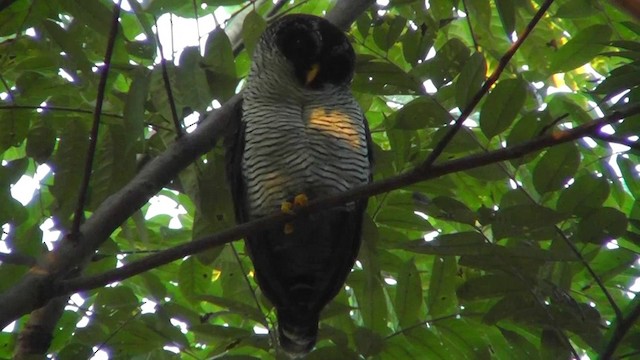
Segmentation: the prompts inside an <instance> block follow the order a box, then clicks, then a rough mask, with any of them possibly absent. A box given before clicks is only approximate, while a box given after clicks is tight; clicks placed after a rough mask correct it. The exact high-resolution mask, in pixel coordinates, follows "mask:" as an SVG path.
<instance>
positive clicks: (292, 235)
mask: <svg viewBox="0 0 640 360" xmlns="http://www.w3.org/2000/svg"><path fill="white" fill-rule="evenodd" d="M354 59H355V55H354V52H353V48H352V47H351V44H350V43H349V41H348V39H347V37H346V36H345V35H344V33H343V32H342V31H341V30H340V29H338V28H336V27H335V26H333V25H332V24H331V23H329V22H328V21H327V20H325V19H323V18H320V17H316V16H311V15H288V16H284V17H282V18H281V19H279V20H278V21H276V22H275V23H273V24H272V25H270V26H269V27H268V28H267V29H266V30H265V33H264V34H263V35H262V37H261V39H260V41H259V42H258V44H257V46H256V48H255V51H254V57H253V65H252V68H251V72H250V74H249V77H248V78H247V85H246V88H245V90H244V100H243V106H242V121H241V124H240V126H239V128H238V131H237V134H236V136H235V137H234V138H233V140H234V141H232V146H231V147H230V148H229V160H230V161H229V169H228V174H229V180H230V184H231V188H232V192H233V198H234V203H235V207H236V217H237V219H238V221H239V222H245V221H249V220H252V219H255V218H258V217H262V216H266V215H269V214H273V213H275V212H277V211H284V210H281V209H284V208H287V207H291V206H292V207H293V210H294V211H295V207H296V206H304V201H303V200H306V199H308V200H314V199H316V198H320V197H326V196H329V195H333V194H337V193H340V192H343V191H345V190H348V189H351V188H353V187H356V186H359V185H362V184H365V183H368V182H370V181H371V149H370V134H369V129H368V126H367V123H366V119H365V118H364V115H363V114H362V110H361V109H360V107H359V106H358V104H357V103H356V101H355V100H354V98H353V96H352V94H351V92H350V89H349V85H350V83H351V79H352V77H353V70H354ZM283 204H284V205H283ZM285 205H286V206H285ZM366 205H367V201H366V200H359V201H356V202H352V203H349V204H346V205H344V206H340V207H336V208H333V209H330V210H327V211H324V212H321V213H316V214H312V215H310V216H307V217H303V218H299V219H297V220H295V221H294V222H293V223H291V224H287V225H285V226H284V227H283V226H282V225H278V226H273V227H271V228H269V229H267V230H265V231H263V232H261V233H259V234H256V235H254V236H249V237H247V238H246V239H245V244H246V247H247V249H248V252H249V255H250V256H251V259H252V261H253V264H254V267H255V274H256V279H257V282H258V285H259V286H260V289H261V290H262V292H263V293H264V295H265V296H266V297H267V298H268V299H269V300H270V301H271V302H272V303H273V305H274V306H275V308H276V311H277V317H278V334H279V342H280V346H281V347H282V349H283V350H284V351H285V352H287V353H288V354H289V355H291V356H294V357H297V356H302V355H304V354H306V353H308V352H309V351H311V350H312V349H313V346H314V344H315V342H316V337H317V332H318V320H319V316H320V312H321V311H322V309H323V308H324V307H325V305H326V304H327V303H329V302H330V301H331V299H333V298H334V297H335V296H336V294H337V293H338V292H339V291H340V289H341V288H342V287H343V286H344V281H345V279H346V277H347V276H348V274H349V272H350V270H351V267H352V266H353V263H354V261H355V258H356V256H357V253H358V249H359V246H360V238H361V227H362V217H363V214H364V212H365V209H366Z"/></svg>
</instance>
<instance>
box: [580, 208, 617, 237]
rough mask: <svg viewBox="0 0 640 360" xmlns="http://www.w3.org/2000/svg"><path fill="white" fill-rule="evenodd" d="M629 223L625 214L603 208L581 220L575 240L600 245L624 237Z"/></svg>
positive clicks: (613, 209)
mask: <svg viewBox="0 0 640 360" xmlns="http://www.w3.org/2000/svg"><path fill="white" fill-rule="evenodd" d="M627 223H628V221H627V216H626V215H625V214H624V213H623V212H621V211H620V210H618V209H615V208H612V207H603V208H600V209H597V210H595V211H593V212H591V213H589V214H588V215H587V216H585V217H583V218H582V219H581V220H580V223H579V224H578V231H577V233H576V235H575V239H576V241H580V242H592V243H596V244H600V243H602V242H603V241H606V240H609V239H615V238H617V237H619V236H622V235H624V233H625V232H626V230H627Z"/></svg>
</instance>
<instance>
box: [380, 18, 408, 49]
mask: <svg viewBox="0 0 640 360" xmlns="http://www.w3.org/2000/svg"><path fill="white" fill-rule="evenodd" d="M406 23H407V19H405V18H403V17H402V16H393V17H391V16H389V17H384V22H382V23H381V24H378V25H376V26H375V27H374V28H373V39H374V41H375V42H376V45H378V47H379V48H380V49H382V50H385V51H387V50H389V49H390V48H391V47H392V46H393V45H394V44H395V43H396V41H397V40H398V38H399V37H400V34H401V33H402V31H403V30H404V28H405V24H406Z"/></svg>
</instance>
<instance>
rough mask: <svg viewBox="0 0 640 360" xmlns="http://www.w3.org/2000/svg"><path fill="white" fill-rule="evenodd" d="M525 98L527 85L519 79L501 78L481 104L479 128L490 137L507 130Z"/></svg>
mask: <svg viewBox="0 0 640 360" xmlns="http://www.w3.org/2000/svg"><path fill="white" fill-rule="evenodd" d="M526 99H527V85H526V84H525V83H524V82H523V81H522V80H519V79H508V80H503V81H500V82H499V83H498V85H496V87H495V88H494V89H493V91H491V93H490V94H489V96H488V97H487V100H486V101H485V102H484V105H482V112H481V113H480V128H481V129H482V132H483V133H484V134H485V135H486V136H487V137H488V138H492V137H494V136H496V135H498V134H501V133H502V132H503V131H505V130H507V129H508V128H509V126H511V123H513V121H514V120H515V119H516V116H517V115H518V113H519V112H520V111H521V110H522V107H523V106H524V102H525V100H526Z"/></svg>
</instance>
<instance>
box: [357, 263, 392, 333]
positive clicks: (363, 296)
mask: <svg viewBox="0 0 640 360" xmlns="http://www.w3.org/2000/svg"><path fill="white" fill-rule="evenodd" d="M370 272H371V270H368V271H356V272H354V273H352V274H351V276H350V277H349V279H350V280H349V283H350V284H351V287H352V288H353V291H354V293H355V295H356V300H357V304H358V309H359V314H360V316H361V317H362V321H363V323H364V326H366V327H368V328H369V329H371V330H373V331H374V332H376V333H378V334H384V333H386V329H387V302H386V298H385V294H384V290H383V288H382V279H380V276H379V274H376V273H370Z"/></svg>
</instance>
